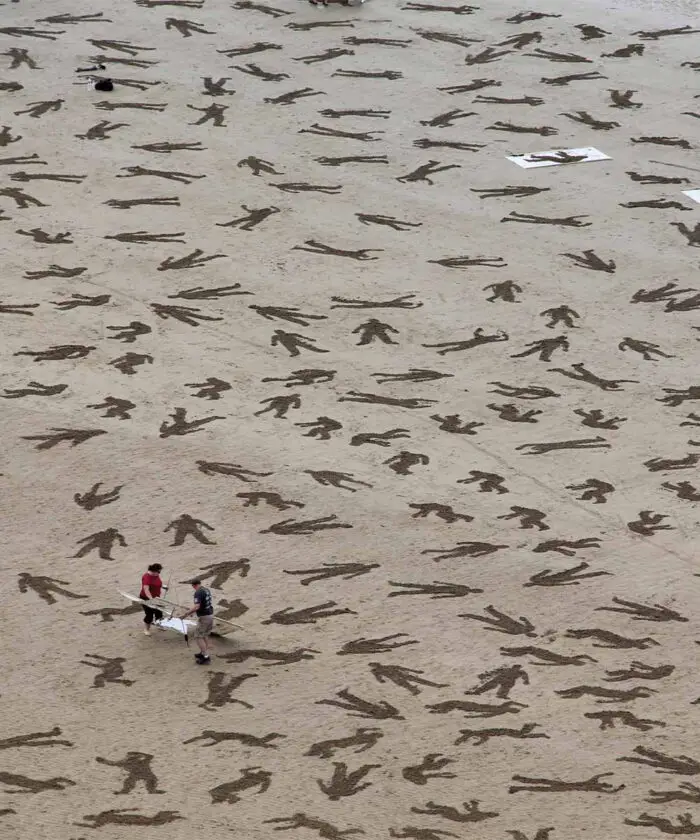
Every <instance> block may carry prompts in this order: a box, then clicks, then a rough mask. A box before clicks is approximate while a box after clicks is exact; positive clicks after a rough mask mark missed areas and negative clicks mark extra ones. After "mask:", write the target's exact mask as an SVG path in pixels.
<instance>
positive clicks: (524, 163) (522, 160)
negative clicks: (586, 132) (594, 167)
mask: <svg viewBox="0 0 700 840" xmlns="http://www.w3.org/2000/svg"><path fill="white" fill-rule="evenodd" d="M561 154H567V155H575V156H577V157H578V156H585V157H584V159H583V160H580V161H576V163H592V162H593V161H597V160H611V158H610V156H609V155H606V154H605V153H604V152H601V151H599V150H598V149H594V148H593V147H592V146H585V147H583V148H580V149H550V150H549V151H548V152H531V153H530V154H525V155H508V156H507V157H506V159H507V160H510V161H512V162H513V163H515V164H517V165H518V166H520V167H521V168H522V169H535V168H538V167H541V166H563V165H567V166H570V165H571V164H570V163H569V164H567V163H565V162H564V161H556V160H538V158H540V157H544V156H546V157H548V158H551V157H555V156H556V155H561Z"/></svg>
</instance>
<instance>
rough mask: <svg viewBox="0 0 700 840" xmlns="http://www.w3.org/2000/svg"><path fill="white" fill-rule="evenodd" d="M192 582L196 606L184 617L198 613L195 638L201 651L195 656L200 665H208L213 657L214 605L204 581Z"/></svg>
mask: <svg viewBox="0 0 700 840" xmlns="http://www.w3.org/2000/svg"><path fill="white" fill-rule="evenodd" d="M190 583H191V584H192V588H193V589H194V606H193V607H192V609H191V610H188V611H187V612H186V613H185V614H184V615H183V616H182V617H183V618H187V617H188V616H190V615H192V614H193V613H197V626H196V627H195V630H194V638H195V639H196V641H197V647H198V648H199V653H196V654H195V657H194V658H195V659H196V660H197V664H198V665H208V664H209V663H210V662H211V657H210V656H209V636H210V635H211V631H212V628H213V626H214V606H213V604H212V600H211V592H210V590H209V589H207V587H206V586H202V581H201V580H200V579H199V578H195V579H194V580H192V581H190Z"/></svg>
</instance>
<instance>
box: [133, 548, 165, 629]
mask: <svg viewBox="0 0 700 840" xmlns="http://www.w3.org/2000/svg"><path fill="white" fill-rule="evenodd" d="M162 571H163V567H162V566H161V564H160V563H152V564H151V565H150V566H149V567H148V571H147V572H146V574H145V575H143V577H142V578H141V592H140V593H139V598H142V599H143V600H144V601H150V600H151V598H160V593H161V592H162V591H163V590H164V589H166V590H167V587H165V586H163V581H162V580H161V579H160V573H161V572H162ZM143 611H144V613H145V615H144V617H143V623H144V624H145V625H146V626H145V627H144V628H143V632H144V635H146V636H150V635H151V624H153V622H154V621H160V620H161V618H163V613H162V612H161V611H160V610H157V609H154V608H153V607H149V606H148V605H147V604H144V605H143Z"/></svg>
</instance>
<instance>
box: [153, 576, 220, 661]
mask: <svg viewBox="0 0 700 840" xmlns="http://www.w3.org/2000/svg"><path fill="white" fill-rule="evenodd" d="M162 571H163V566H162V565H161V564H160V563H152V564H151V565H150V566H149V567H148V571H147V572H146V573H145V574H144V575H143V577H142V578H141V592H140V593H139V597H140V598H141V599H142V600H144V601H150V600H151V599H152V598H160V596H161V593H162V592H167V590H168V588H167V586H164V585H163V581H162V580H161V577H160V573H161V572H162ZM190 582H191V584H192V588H193V589H194V606H193V607H192V608H191V609H189V610H187V612H186V613H184V615H183V616H182V618H188V617H189V616H191V615H194V614H195V613H196V614H197V626H196V627H195V630H194V639H195V641H196V642H197V647H198V648H199V653H198V654H196V655H195V659H196V661H197V664H198V665H208V664H209V663H210V662H211V657H210V655H209V637H210V636H211V631H212V629H213V627H214V605H213V602H212V597H211V591H210V590H209V589H208V588H207V587H206V586H202V581H201V580H199V578H195V579H194V580H192V581H190ZM143 611H144V617H143V623H144V625H145V627H144V630H143V632H144V634H145V635H146V636H150V635H151V625H152V624H153V622H154V621H156V622H157V621H160V620H161V619H162V618H163V612H162V611H161V610H159V609H157V608H155V607H151V606H149V605H148V604H144V605H143Z"/></svg>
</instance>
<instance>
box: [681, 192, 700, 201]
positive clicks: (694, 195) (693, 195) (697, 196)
mask: <svg viewBox="0 0 700 840" xmlns="http://www.w3.org/2000/svg"><path fill="white" fill-rule="evenodd" d="M683 195H687V196H688V198H692V200H693V201H697V203H698V204H700V190H683Z"/></svg>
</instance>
